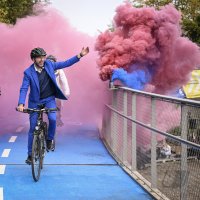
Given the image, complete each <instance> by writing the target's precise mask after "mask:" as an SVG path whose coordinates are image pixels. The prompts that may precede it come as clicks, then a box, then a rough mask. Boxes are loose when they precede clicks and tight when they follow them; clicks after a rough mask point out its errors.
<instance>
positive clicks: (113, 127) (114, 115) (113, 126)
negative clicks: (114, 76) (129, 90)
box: [110, 89, 117, 153]
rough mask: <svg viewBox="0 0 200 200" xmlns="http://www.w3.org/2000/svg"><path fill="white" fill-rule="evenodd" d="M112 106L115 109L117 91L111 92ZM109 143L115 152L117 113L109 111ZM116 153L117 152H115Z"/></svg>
mask: <svg viewBox="0 0 200 200" xmlns="http://www.w3.org/2000/svg"><path fill="white" fill-rule="evenodd" d="M112 106H113V108H114V109H117V90H115V89H114V90H113V91H112ZM110 131H111V138H110V139H111V141H110V145H111V147H112V149H113V151H116V143H117V113H115V112H114V111H111V130H110ZM116 153H117V152H116Z"/></svg>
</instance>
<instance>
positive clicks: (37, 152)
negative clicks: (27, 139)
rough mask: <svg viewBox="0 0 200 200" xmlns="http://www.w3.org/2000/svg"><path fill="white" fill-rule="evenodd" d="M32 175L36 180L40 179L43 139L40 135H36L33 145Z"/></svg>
mask: <svg viewBox="0 0 200 200" xmlns="http://www.w3.org/2000/svg"><path fill="white" fill-rule="evenodd" d="M31 167H32V176H33V179H34V181H36V182H37V181H38V180H39V178H40V171H41V141H40V139H39V137H38V135H34V138H33V145H32V163H31Z"/></svg>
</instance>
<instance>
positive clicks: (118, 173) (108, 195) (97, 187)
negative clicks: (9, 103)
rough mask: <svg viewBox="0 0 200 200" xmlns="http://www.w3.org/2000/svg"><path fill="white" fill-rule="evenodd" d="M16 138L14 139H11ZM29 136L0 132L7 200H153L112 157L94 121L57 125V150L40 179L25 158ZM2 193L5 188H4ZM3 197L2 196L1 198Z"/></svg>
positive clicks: (0, 185)
mask: <svg viewBox="0 0 200 200" xmlns="http://www.w3.org/2000/svg"><path fill="white" fill-rule="evenodd" d="M12 136H17V138H16V141H15V142H12V143H10V142H8V141H9V139H10V137H12ZM26 146H27V134H26V132H25V131H24V132H22V133H17V134H16V133H14V134H11V133H8V134H3V135H0V156H1V155H2V152H3V151H4V149H10V153H9V156H8V157H0V166H2V165H4V166H5V172H4V173H3V174H0V189H1V190H0V191H3V200H22V199H26V200H40V199H43V200H54V199H56V200H57V199H58V200H79V199H80V200H148V199H153V198H152V197H151V196H150V195H149V194H148V193H146V191H144V190H143V189H142V188H141V187H140V186H139V185H138V184H137V183H136V182H135V181H134V180H133V179H131V178H130V177H129V176H128V175H127V174H126V173H125V172H124V171H123V170H122V169H121V168H120V167H119V166H118V165H117V163H116V162H115V160H113V158H112V157H111V156H110V155H109V153H108V152H107V150H106V148H105V147H104V145H103V144H102V142H101V140H100V139H99V134H98V130H97V129H96V128H95V127H93V126H91V125H84V124H82V125H78V126H65V127H64V129H63V130H59V129H58V133H57V135H56V150H55V152H49V153H47V154H46V157H45V160H44V169H43V170H42V172H41V177H40V180H39V182H37V183H36V182H34V181H33V179H32V174H31V167H30V166H29V165H26V164H25V163H24V160H25V159H26V157H27V155H26ZM1 193H2V192H1ZM0 199H1V196H0Z"/></svg>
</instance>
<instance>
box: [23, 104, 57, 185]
mask: <svg viewBox="0 0 200 200" xmlns="http://www.w3.org/2000/svg"><path fill="white" fill-rule="evenodd" d="M57 110H58V109H57V108H44V106H43V105H39V109H37V108H26V109H24V110H23V112H24V113H28V114H31V113H33V112H36V113H38V118H37V124H36V126H35V130H34V132H33V144H32V155H31V156H32V162H31V168H32V176H33V179H34V181H35V182H37V181H38V180H39V178H40V172H41V169H42V168H43V160H44V157H45V152H46V151H45V150H47V151H48V149H47V148H46V139H47V123H46V122H45V121H43V113H49V112H54V111H57Z"/></svg>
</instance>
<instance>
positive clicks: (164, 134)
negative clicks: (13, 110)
mask: <svg viewBox="0 0 200 200" xmlns="http://www.w3.org/2000/svg"><path fill="white" fill-rule="evenodd" d="M112 98H113V99H112V105H111V106H106V107H105V112H104V116H103V124H102V132H101V137H102V139H103V140H104V141H105V142H106V144H107V145H108V146H109V148H110V149H111V150H112V153H113V154H114V156H115V157H116V159H117V160H118V161H119V162H120V163H121V164H122V165H124V166H125V167H126V168H128V169H129V170H130V171H131V173H137V174H139V175H140V177H142V179H143V181H145V183H146V184H147V185H150V187H151V188H152V189H153V190H154V191H156V193H157V194H158V195H160V197H162V199H173V200H179V199H181V200H199V199H200V146H199V145H198V144H199V143H200V108H199V105H198V103H196V105H194V104H192V103H191V102H189V101H188V102H186V101H184V102H181V101H179V100H177V99H176V101H174V100H173V99H171V100H170V99H169V97H168V98H167V99H165V98H164V97H162V98H158V97H157V98H156V97H155V96H154V97H152V96H151V95H144V94H140V93H139V92H133V91H126V90H123V89H119V90H113V96H112Z"/></svg>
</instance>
